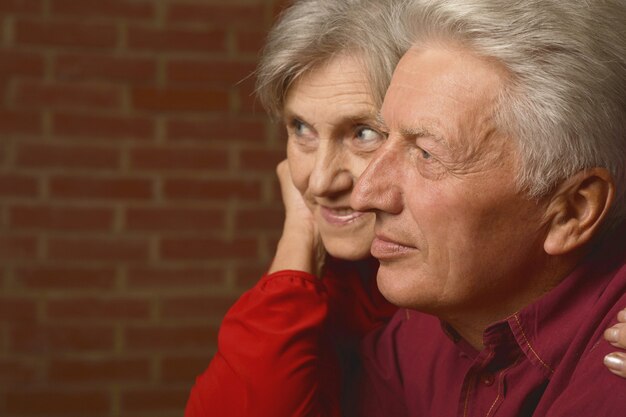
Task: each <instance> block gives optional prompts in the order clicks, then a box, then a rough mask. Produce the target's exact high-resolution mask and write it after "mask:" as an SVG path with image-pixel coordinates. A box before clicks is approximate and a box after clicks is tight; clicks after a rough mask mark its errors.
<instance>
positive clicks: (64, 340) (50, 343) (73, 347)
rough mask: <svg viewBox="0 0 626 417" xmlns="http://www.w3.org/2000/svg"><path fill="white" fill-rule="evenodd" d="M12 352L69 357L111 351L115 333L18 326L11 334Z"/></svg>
mask: <svg viewBox="0 0 626 417" xmlns="http://www.w3.org/2000/svg"><path fill="white" fill-rule="evenodd" d="M10 336H11V338H10V342H11V343H10V344H11V348H12V351H14V352H20V353H22V354H26V353H51V352H54V353H59V352H63V353H69V352H93V351H111V350H112V349H113V348H114V332H113V327H111V326H95V325H84V326H68V325H58V326H54V325H48V326H25V325H22V326H16V327H14V328H13V329H12V331H11V335H10Z"/></svg>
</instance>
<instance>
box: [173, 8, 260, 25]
mask: <svg viewBox="0 0 626 417" xmlns="http://www.w3.org/2000/svg"><path fill="white" fill-rule="evenodd" d="M264 13H265V10H264V8H263V4H251V5H247V4H245V5H244V4H224V5H221V4H185V3H179V4H176V3H172V4H170V6H169V9H168V10H167V19H168V20H169V21H171V22H176V23H198V24H205V25H206V24H207V23H209V24H211V25H218V26H219V25H228V26H229V27H232V26H245V27H250V26H252V27H263V26H264V25H265V21H264V19H263V16H264Z"/></svg>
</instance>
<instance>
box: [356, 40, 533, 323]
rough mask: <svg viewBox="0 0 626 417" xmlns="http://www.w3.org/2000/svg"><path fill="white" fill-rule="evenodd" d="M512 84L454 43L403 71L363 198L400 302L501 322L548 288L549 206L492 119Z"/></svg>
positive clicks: (407, 63) (386, 280) (409, 62)
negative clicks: (536, 195)
mask: <svg viewBox="0 0 626 417" xmlns="http://www.w3.org/2000/svg"><path fill="white" fill-rule="evenodd" d="M506 76H507V74H506V72H505V71H504V69H503V68H501V67H500V66H499V65H498V64H497V63H493V62H490V61H487V60H484V59H480V58H477V57H475V56H474V55H471V54H470V53H468V52H467V51H464V50H463V49H459V48H452V47H450V48H446V47H441V46H432V47H428V48H422V49H417V48H414V49H412V50H410V51H409V52H408V53H407V54H406V55H405V56H404V57H403V58H402V60H401V61H400V63H399V64H398V67H397V69H396V71H395V73H394V76H393V79H392V81H391V85H390V87H389V90H388V91H387V96H386V97H385V101H384V104H383V108H382V116H383V119H384V121H385V124H386V125H387V127H388V129H389V138H388V139H387V141H386V142H385V143H384V144H383V146H382V147H381V148H380V149H379V150H378V151H377V153H376V154H375V156H374V158H373V160H372V161H371V163H370V164H369V166H368V168H367V169H366V170H365V172H364V173H363V175H362V177H361V178H360V180H359V181H358V183H357V185H356V188H355V191H354V193H353V196H352V205H353V207H354V208H355V209H357V210H373V211H375V213H376V227H375V228H376V238H375V239H374V241H373V243H372V247H371V252H372V254H373V255H374V256H375V257H376V258H378V259H379V260H380V262H381V266H380V270H379V272H378V285H379V288H380V289H381V291H382V293H383V295H385V297H386V298H387V299H389V300H390V301H391V302H393V303H394V304H396V305H399V306H403V307H411V308H416V309H419V310H422V311H426V312H431V313H433V314H436V315H438V316H440V317H442V318H444V319H450V320H454V319H458V318H459V317H460V316H462V315H464V314H474V313H475V314H483V315H485V314H486V315H488V316H489V315H492V316H494V317H489V318H487V320H490V319H492V318H493V319H497V318H498V317H496V316H497V315H498V314H499V313H500V312H501V311H504V310H507V309H510V308H516V306H517V305H519V304H520V302H522V303H524V302H526V301H527V299H528V297H529V291H530V292H532V291H535V290H537V288H536V287H537V286H538V285H541V284H540V283H538V281H537V279H536V277H537V273H536V271H534V268H535V267H536V266H537V265H539V264H540V263H541V262H537V261H541V259H540V258H541V257H542V256H544V255H543V250H542V248H543V236H544V234H543V233H544V232H543V230H544V227H543V224H542V223H543V222H542V213H543V211H544V208H545V206H544V203H542V202H537V201H531V200H529V199H528V198H526V197H525V196H524V195H523V193H522V192H518V190H517V188H516V185H515V174H516V169H517V161H518V160H517V153H516V146H515V144H514V139H512V138H510V137H507V136H506V135H505V134H504V133H503V132H501V131H499V130H498V129H497V128H496V126H495V122H494V120H493V118H492V116H493V113H494V107H495V105H496V101H497V97H498V94H499V92H500V89H501V87H502V86H503V84H504V83H505V82H506ZM492 307H494V308H495V310H497V311H491V310H492Z"/></svg>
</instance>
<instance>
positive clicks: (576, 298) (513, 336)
mask: <svg viewBox="0 0 626 417" xmlns="http://www.w3.org/2000/svg"><path fill="white" fill-rule="evenodd" d="M625 237H626V228H623V227H622V228H621V229H620V230H618V232H617V233H615V234H614V237H613V239H611V240H610V241H609V242H608V243H606V244H604V245H603V246H602V248H601V249H599V250H598V251H596V253H595V254H594V255H593V256H589V257H588V259H587V260H586V261H585V262H583V263H582V264H581V265H580V266H579V267H578V268H577V269H576V270H575V271H574V272H573V273H571V274H570V275H569V276H568V277H566V278H565V279H564V280H563V281H562V282H561V283H560V284H559V285H558V286H557V287H556V288H554V289H553V290H551V291H550V292H549V293H547V294H546V295H545V296H543V297H542V298H540V299H539V300H537V301H536V302H535V303H533V304H531V305H529V306H527V307H526V308H524V309H523V310H521V311H519V312H517V313H516V314H514V315H512V316H510V317H509V318H507V319H506V320H503V321H501V322H499V323H496V324H494V325H492V326H490V327H489V328H488V329H487V330H486V331H485V332H484V337H483V339H484V346H485V347H484V349H483V350H481V351H480V352H479V351H476V350H475V349H474V348H472V347H471V346H470V345H469V344H468V343H467V342H465V341H464V340H463V339H462V338H460V337H459V336H458V335H457V334H456V333H455V332H454V330H452V329H451V328H449V327H448V326H446V325H445V324H443V323H441V322H440V321H439V320H438V319H437V318H435V317H433V316H430V315H426V314H422V313H419V312H415V311H409V310H400V311H398V312H397V313H396V315H395V316H394V317H393V319H392V321H391V322H390V323H389V325H387V326H386V327H385V328H384V329H381V331H379V332H376V333H373V334H372V335H370V337H369V338H368V339H366V340H365V342H364V345H363V346H364V350H365V375H364V378H363V387H362V390H361V395H360V398H359V401H358V402H359V403H360V412H359V416H364V417H374V416H376V417H388V416H394V417H395V416H398V417H399V416H411V417H447V416H450V417H452V416H468V417H475V416H481V417H491V416H553V417H556V416H563V417H565V416H568V417H573V416H580V417H624V416H626V379H622V378H620V377H618V376H615V375H613V374H611V373H610V372H609V371H608V370H607V369H606V368H605V366H604V365H603V358H604V356H605V355H606V354H608V353H610V352H612V351H614V350H615V349H614V348H613V347H612V346H611V345H610V344H609V343H608V342H606V341H605V340H604V339H603V336H602V335H603V332H604V329H606V328H608V327H610V326H612V325H613V324H615V323H616V322H617V313H618V311H619V310H620V309H622V308H623V307H624V306H625V305H626V238H625Z"/></svg>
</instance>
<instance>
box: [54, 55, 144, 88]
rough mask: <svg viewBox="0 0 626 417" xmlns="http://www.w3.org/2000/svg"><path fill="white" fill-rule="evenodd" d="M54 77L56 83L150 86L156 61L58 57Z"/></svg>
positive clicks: (130, 58)
mask: <svg viewBox="0 0 626 417" xmlns="http://www.w3.org/2000/svg"><path fill="white" fill-rule="evenodd" d="M54 73H55V75H56V77H57V78H58V79H67V80H98V81H100V80H103V81H118V82H129V83H143V82H153V81H154V80H155V79H156V61H155V60H154V59H153V58H140V57H120V56H113V55H103V54H61V55H58V56H57V57H56V60H55V63H54Z"/></svg>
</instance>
